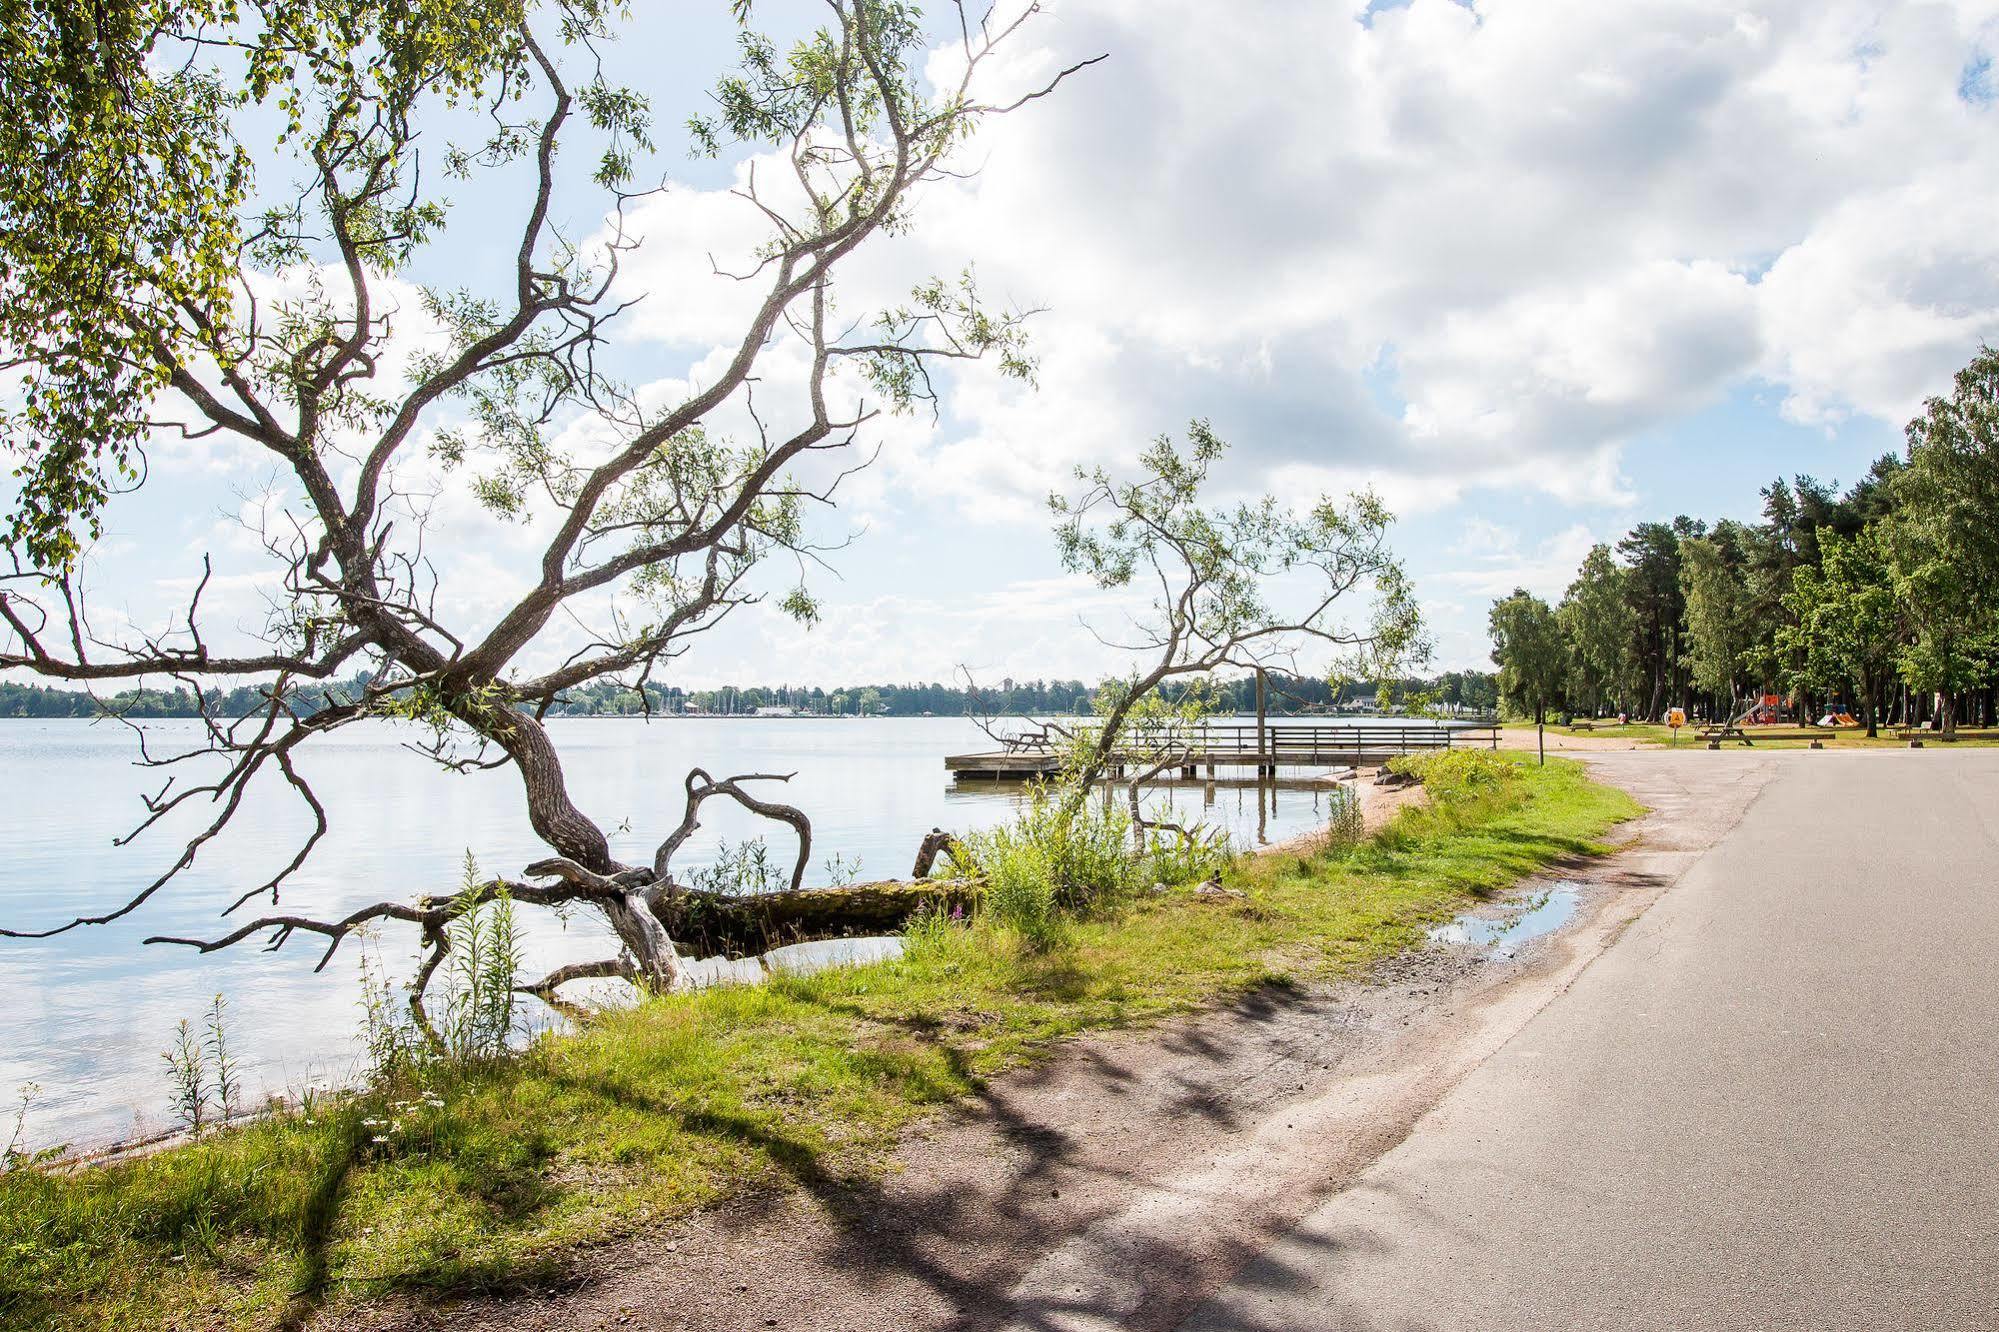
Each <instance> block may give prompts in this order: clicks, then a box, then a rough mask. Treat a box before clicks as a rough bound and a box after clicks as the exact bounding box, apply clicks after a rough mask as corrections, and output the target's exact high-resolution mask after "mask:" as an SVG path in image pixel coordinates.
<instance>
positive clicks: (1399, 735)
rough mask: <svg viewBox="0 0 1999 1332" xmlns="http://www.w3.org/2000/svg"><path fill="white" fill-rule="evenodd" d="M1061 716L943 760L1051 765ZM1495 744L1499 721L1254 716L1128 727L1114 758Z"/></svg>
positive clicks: (1239, 760)
mask: <svg viewBox="0 0 1999 1332" xmlns="http://www.w3.org/2000/svg"><path fill="white" fill-rule="evenodd" d="M1065 734H1071V733H1067V732H1065V730H1064V728H1062V727H1061V725H1060V724H1059V723H1051V724H1048V725H1044V726H1040V727H1036V728H1031V729H1029V730H1026V731H1022V732H1020V733H1018V734H1015V735H1011V736H1006V737H1004V738H1003V739H1002V741H1001V743H1002V748H1001V750H1000V752H998V753H995V754H965V755H957V756H954V757H952V758H949V759H947V760H946V763H947V765H948V766H950V767H951V768H952V769H953V770H956V771H961V772H991V773H996V774H1005V773H1026V772H1030V771H1043V770H1053V768H1054V767H1055V765H1056V764H1057V762H1058V760H1059V752H1060V750H1061V748H1062V746H1063V744H1064V743H1065ZM1467 748H1473V749H1497V748H1499V728H1498V727H1497V726H1495V725H1490V724H1473V723H1441V724H1415V723H1412V724H1409V725H1399V726H1398V725H1373V726H1356V725H1353V724H1351V723H1349V724H1345V725H1341V724H1339V723H1318V722H1312V723H1304V724H1277V725H1269V726H1266V727H1264V728H1263V729H1262V731H1261V732H1260V733H1259V731H1258V729H1257V727H1256V725H1255V723H1253V722H1208V723H1204V724H1199V725H1194V726H1186V727H1174V728H1171V729H1170V730H1169V729H1156V730H1155V729H1146V728H1133V729H1132V730H1131V731H1130V732H1128V733H1127V734H1126V736H1125V737H1124V740H1123V742H1122V743H1120V744H1119V746H1118V750H1117V755H1116V758H1115V762H1116V763H1118V764H1119V765H1120V766H1122V765H1124V764H1130V763H1140V762H1158V761H1160V760H1162V759H1167V758H1169V757H1171V758H1172V759H1173V760H1174V763H1175V765H1176V766H1179V767H1182V768H1184V769H1187V770H1189V771H1190V772H1191V770H1193V769H1196V768H1208V769H1210V770H1212V769H1214V768H1217V767H1232V768H1233V767H1254V768H1256V769H1257V770H1258V771H1259V772H1261V771H1266V770H1270V771H1274V770H1275V769H1277V768H1280V767H1331V766H1334V765H1338V764H1348V763H1352V764H1361V763H1378V762H1380V761H1381V760H1382V759H1383V758H1384V757H1390V756H1393V755H1397V754H1418V753H1427V752H1429V751H1432V750H1440V749H1467Z"/></svg>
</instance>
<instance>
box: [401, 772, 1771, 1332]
mask: <svg viewBox="0 0 1999 1332" xmlns="http://www.w3.org/2000/svg"><path fill="white" fill-rule="evenodd" d="M1775 757H1776V756H1770V757H1769V758H1761V759H1756V758H1750V757H1748V756H1745V760H1744V761H1742V762H1736V763H1730V764H1728V765H1726V767H1727V772H1726V773H1725V774H1724V773H1723V772H1722V771H1720V770H1717V769H1709V770H1707V771H1706V774H1705V775H1703V776H1702V777H1701V778H1700V779H1699V781H1700V787H1699V789H1698V790H1694V789H1690V788H1689V786H1688V785H1687V783H1686V781H1685V778H1684V773H1685V770H1684V769H1678V768H1677V767H1669V766H1668V765H1657V764H1648V763H1646V762H1644V761H1643V760H1642V759H1639V757H1638V756H1636V755H1633V756H1631V758H1629V759H1626V760H1624V761H1622V762H1619V763H1616V764H1615V765H1614V767H1613V766H1612V765H1609V764H1606V770H1607V775H1609V776H1611V777H1612V778H1613V779H1614V780H1616V781H1618V782H1619V784H1621V785H1625V786H1626V787H1627V788H1629V789H1631V790H1632V791H1633V793H1634V794H1635V795H1637V796H1638V797H1639V799H1641V800H1643V801H1645V802H1646V803H1647V804H1648V805H1650V806H1652V807H1653V809H1654V811H1655V812H1654V813H1653V814H1652V815H1650V816H1649V817H1647V818H1646V819H1644V820H1642V821H1641V822H1640V823H1638V824H1636V825H1634V826H1633V827H1632V828H1631V829H1629V830H1627V831H1628V835H1629V836H1630V838H1631V840H1630V844H1629V848H1628V849H1627V850H1625V851H1623V852H1622V853H1620V854H1619V855H1618V856H1616V857H1614V858H1612V859H1611V860H1609V861H1599V862H1592V863H1590V864H1589V865H1588V866H1586V867H1577V868H1576V869H1575V870H1574V872H1575V873H1576V874H1578V875H1587V879H1586V880H1585V881H1584V883H1583V901H1582V906H1581V909H1580V910H1579V912H1578V915H1577V918H1576V921H1575V923H1574V924H1573V925H1571V926H1570V927H1568V928H1567V929H1565V930H1563V931H1561V932H1560V933H1558V934H1556V935H1553V936H1551V937H1550V938H1549V939H1548V940H1547V941H1545V942H1544V943H1542V944H1539V945H1536V946H1533V947H1531V948H1529V949H1527V950H1524V951H1523V952H1522V953H1521V954H1520V955H1519V956H1517V957H1515V958H1513V959H1496V958H1492V957H1490V956H1485V955H1476V954H1473V953H1471V952H1470V951H1468V950H1465V949H1444V948H1433V949H1427V950H1423V951H1420V952H1417V953H1414V954H1410V955H1407V956H1405V957H1402V958H1399V959H1396V960H1395V961H1394V962H1393V963H1391V964H1389V965H1387V966H1385V967H1384V968H1383V969H1382V970H1381V971H1380V972H1379V973H1378V974H1377V975H1376V976H1375V977H1374V978H1373V979H1372V980H1371V981H1370V982H1369V983H1366V984H1361V985H1351V986H1344V987H1339V988H1337V989H1299V990H1283V991H1266V992H1262V993H1259V994H1256V995H1253V996H1251V997H1250V998H1248V999H1247V1000H1245V1001H1243V1002H1242V1003H1239V1004H1237V1005H1235V1006H1233V1007H1230V1008H1228V1009H1225V1010H1221V1011H1217V1012H1211V1013H1207V1014H1202V1015H1199V1016H1196V1017H1192V1018H1189V1019H1185V1020H1181V1021H1176V1022H1173V1023H1170V1024H1166V1025H1163V1026H1160V1027H1156V1028H1152V1029H1149V1030H1145V1031H1137V1032H1124V1033H1114V1034H1110V1035H1105V1036H1100V1037H1093V1038H1089V1039H1084V1040H1078V1041H1075V1042H1072V1043H1070V1044H1069V1045H1068V1046H1066V1047H1065V1048H1064V1049H1063V1050H1062V1051H1061V1052H1060V1053H1059V1054H1058V1055H1056V1056H1055V1057H1054V1058H1053V1059H1052V1060H1050V1061H1049V1062H1048V1063H1046V1064H1044V1065H1042V1066H1041V1067H1039V1068H1036V1069H1033V1070H1029V1071H1026V1072H1023V1073H1020V1074H1017V1075H1013V1076H1009V1077H1006V1078H1002V1079H999V1080H997V1081H996V1082H995V1083H994V1084H993V1085H992V1086H991V1087H989V1088H988V1089H987V1091H986V1092H985V1093H984V1094H983V1095H982V1096H980V1097H979V1098H977V1099H976V1100H974V1101H972V1102H971V1103H969V1104H967V1105H965V1106H964V1107H962V1108H961V1109H960V1110H959V1111H957V1112H955V1113H952V1114H950V1115H947V1116H944V1117H941V1118H940V1119H938V1120H936V1121H934V1122H933V1123H932V1124H931V1125H930V1127H929V1128H928V1130H927V1131H926V1132H924V1133H922V1134H921V1135H920V1136H916V1137H913V1138H912V1139H911V1140H910V1141H908V1142H907V1143H905V1144H904V1146H903V1147H902V1148H901V1149H900V1150H899V1151H898V1152H897V1153H896V1154H895V1156H894V1158H893V1159H892V1161H891V1163H890V1166H889V1169H888V1170H887V1171H886V1172H885V1173H878V1174H874V1175H864V1176H859V1177H845V1176H842V1175H839V1174H837V1173H833V1172H830V1171H828V1170H827V1169H826V1168H824V1167H823V1166H821V1165H819V1164H818V1163H815V1162H812V1161H800V1162H797V1163H796V1164H795V1177H796V1183H797V1188H796V1189H795V1190H790V1191H783V1192H779V1193H776V1194H775V1195H770V1196H764V1197H760V1198H757V1199H752V1200H738V1201H736V1202H734V1203H731V1204H729V1205H727V1206H725V1207H721V1208H717V1209H715V1210H713V1211H711V1212H708V1213H704V1214H702V1215H700V1216H698V1217H695V1218H693V1219H692V1220H690V1221H688V1222H685V1223H682V1224H681V1225H679V1226H677V1227H675V1228H673V1229H671V1230H669V1231H666V1232H663V1233H661V1234H660V1235H658V1236H655V1237H652V1238H650V1239H647V1240H644V1241H641V1242H631V1243H624V1244H619V1245H614V1246H607V1247H605V1248H603V1249H599V1250H597V1251H595V1252H593V1253H592V1254H590V1255H588V1256H587V1257H586V1259H585V1260H584V1271H583V1273H582V1275H581V1277H580V1279H578V1280H577V1281H576V1282H574V1283H572V1284H570V1285H567V1286H566V1287H565V1288H562V1289H558V1290H553V1291H545V1292H523V1293H520V1294H517V1295H515V1296H513V1297H511V1298H508V1299H504V1300H498V1299H495V1300H483V1299H482V1300H472V1301H465V1302H462V1303H458V1304H455V1305H452V1306H446V1307H423V1306H415V1305H405V1306H402V1307H399V1308H391V1309H385V1310H382V1311H381V1312H380V1314H379V1315H378V1316H377V1317H376V1318H374V1319H372V1320H371V1321H370V1322H368V1323H367V1324H365V1325H366V1326H370V1327H378V1328H397V1329H403V1328H433V1327H473V1326H476V1327H480V1328H490V1329H507V1330H510V1332H530V1330H532V1332H553V1330H554V1329H564V1330H567V1329H597V1328H604V1329H615V1328H649V1329H695V1328H699V1329H712V1330H714V1332H730V1330H733V1329H756V1328H774V1327H775V1328H784V1327H789V1328H807V1327H811V1328H841V1329H849V1328H851V1329H866V1328H881V1329H890V1328H893V1329H914V1328H952V1329H987V1328H1032V1329H1084V1328H1105V1329H1108V1328H1148V1327H1151V1328H1160V1327H1170V1326H1172V1325H1173V1324H1174V1323H1175V1322H1176V1321H1177V1320H1178V1319H1179V1318H1180V1317H1182V1316H1184V1315H1185V1314H1186V1312H1187V1311H1188V1310H1190V1309H1192V1308H1193V1307H1194V1306H1195V1305H1197V1304H1198V1303H1199V1302H1200V1301H1201V1300H1202V1299H1203V1298H1204V1297H1205V1296H1206V1295H1207V1294H1209V1293H1210V1292H1212V1291H1213V1290H1214V1289H1216V1288H1217V1287H1218V1286H1219V1285H1221V1284H1222V1283H1223V1282H1225V1281H1226V1280H1227V1279H1228V1278H1229V1277H1230V1276H1231V1275H1233V1273H1234V1272H1235V1271H1236V1270H1237V1269H1238V1268H1239V1267H1241V1266H1242V1264H1243V1263H1245V1262H1246V1261H1248V1259H1249V1258H1250V1256H1251V1255H1253V1254H1255V1253H1257V1252H1258V1251H1259V1250H1261V1249H1263V1248H1264V1247H1265V1246H1266V1245H1267V1244H1268V1243H1269V1242H1270V1241H1271V1240H1272V1238H1273V1237H1274V1236H1276V1235H1278V1234H1280V1233H1282V1232H1283V1231H1284V1230H1285V1229H1286V1228H1287V1227H1288V1226H1289V1225H1290V1224H1291V1223H1293V1222H1295V1221H1296V1220H1297V1219H1298V1218H1299V1217H1301V1216H1303V1215H1305V1214H1306V1213H1307V1212H1308V1211H1309V1210H1311V1209H1312V1208H1313V1207H1314V1205H1316V1204H1317V1203H1319V1202H1321V1201H1323V1200H1324V1199H1325V1198H1326V1197H1328V1196H1330V1195H1331V1194H1332V1193H1334V1192H1336V1191H1337V1190H1338V1189H1339V1188H1340V1187H1341V1186H1342V1185H1343V1184H1344V1183H1345V1182H1346V1181H1348V1180H1349V1179H1351V1178H1352V1177H1353V1176H1354V1175H1355V1174H1356V1173H1358V1172H1359V1171H1360V1170H1362V1169H1363V1168H1365V1167H1366V1166H1368V1165H1369V1164H1370V1163H1371V1162H1373V1161H1375V1160H1376V1159H1378V1158H1379V1157H1380V1156H1381V1155H1382V1154H1383V1153H1385V1152H1386V1151H1388V1150H1390V1149H1391V1148H1393V1147H1394V1146H1395V1145H1396V1144H1397V1143H1398V1142H1400V1141H1401V1140H1402V1139H1403V1137H1404V1136H1405V1135H1406V1134H1407V1133H1408V1131H1409V1128H1410V1126H1411V1125H1413V1124H1414V1123H1415V1122H1416V1120H1417V1119H1418V1118H1419V1117H1420V1116H1421V1115H1422V1114H1423V1113H1424V1112H1425V1111H1427V1110H1428V1109H1429V1108H1430V1107H1431V1106H1432V1105H1434V1104H1435V1103H1436V1102H1437V1101H1438V1099H1439V1098H1441V1097H1442V1096H1443V1095H1444V1094H1445V1093H1446V1092H1447V1091H1449V1089H1450V1088H1451V1087H1452V1086H1454V1085H1455V1084H1456V1083H1457V1082H1458V1081H1459V1080H1460V1079H1462V1078H1463V1077H1464V1076H1465V1075H1466V1074H1467V1073H1468V1072H1469V1071H1470V1070H1471V1069H1473V1068H1475V1067H1476V1066H1477V1065H1478V1064H1479V1063H1480V1062H1481V1061H1482V1060H1484V1059H1485V1058H1486V1057H1487V1056H1488V1055H1490V1054H1491V1053H1492V1052H1493V1051H1494V1050H1496V1049H1498V1048H1499V1047H1500V1046H1501V1045H1502V1044H1504V1043H1505V1041H1506V1040H1507V1039H1508V1037H1510V1036H1511V1034H1512V1033H1513V1032H1515V1031H1517V1030H1518V1029H1519V1028H1520V1027H1521V1026H1522V1025H1523V1024H1524V1023H1525V1022H1527V1021H1528V1020H1529V1019H1530V1018H1531V1017H1532V1016H1533V1015H1534V1014H1535V1013H1536V1012H1538V1011H1539V1010H1540V1009H1541V1008H1542V1007H1543V1006H1544V1005H1545V1004H1546V1003H1547V1002H1548V1001H1549V999H1550V998H1551V997H1553V996H1554V995H1556V994H1558V993H1560V992H1561V991H1562V990H1563V989H1564V988H1566V987H1567V986H1568V985H1569V984H1570V983H1571V982H1572V981H1573V980H1574V979H1575V977H1576V976H1577V975H1578V974H1580V972H1581V971H1582V969H1583V968H1585V967H1586V966H1588V965H1589V963H1590V962H1591V961H1592V960H1593V959H1594V958H1595V957H1596V956H1597V955H1598V953H1600V952H1601V951H1602V949H1603V948H1604V947H1606V946H1607V944H1608V942H1609V941H1610V940H1611V939H1613V938H1615V937H1616V935H1617V934H1618V933H1619V932H1620V931H1621V930H1622V929H1623V928H1624V927H1625V926H1626V925H1628V924H1629V923H1630V922H1631V921H1632V920H1633V919H1635V918H1636V917H1637V915H1638V914H1639V913H1641V912H1642V911H1643V910H1644V909H1645V908H1646V907H1647V906H1649V905H1650V904H1651V903H1652V902H1653V901H1654V900H1655V899H1656V898H1657V896H1658V895H1659V894H1660V893H1661V892H1663V891H1664V890H1665V889H1666V887H1667V886H1669V885H1670V884H1671V883H1672V882H1673V881H1674V880H1675V879H1676V878H1677V877H1678V875H1679V874H1680V873H1681V872H1682V871H1683V869H1684V868H1685V866H1686V865H1687V864H1688V863H1690V862H1691V860H1692V859H1693V858H1694V857H1695V856H1697V855H1698V854H1699V853H1700V852H1701V851H1702V850H1704V849H1705V848H1706V847H1707V846H1709V845H1711V844H1712V843H1713V842H1714V841H1715V839H1716V838H1718V837H1719V836H1720V835H1721V834H1722V833H1723V832H1725V831H1726V830H1727V829H1728V828H1729V827H1732V826H1733V825H1734V824H1735V822H1736V821H1737V820H1739V819H1740V817H1741V815H1742V812H1743V810H1744V809H1746V808H1747V806H1748V804H1749V803H1750V801H1752V800H1753V799H1754V798H1755V796H1756V794H1757V792H1758V791H1760V790H1761V788H1762V784H1763V782H1765V781H1767V780H1768V776H1769V772H1770V767H1771V761H1772V759H1774V758H1775ZM1556 877H1560V876H1559V875H1557V876H1556Z"/></svg>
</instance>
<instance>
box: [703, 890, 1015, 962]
mask: <svg viewBox="0 0 1999 1332" xmlns="http://www.w3.org/2000/svg"><path fill="white" fill-rule="evenodd" d="M978 896H979V887H978V885H977V884H976V883H974V882H973V881H971V880H969V879H889V880H885V881H883V882H881V883H857V884H851V885H849V886H846V887H841V888H794V889H789V890H787V891H784V892H777V893H757V894H753V895H744V896H735V895H729V894H722V893H707V892H696V891H687V890H683V891H681V892H679V893H676V894H675V895H674V897H673V900H672V903H671V905H670V906H668V907H667V910H668V911H669V912H671V914H672V917H673V918H672V920H671V921H670V923H669V924H668V927H667V928H668V930H669V932H670V933H671V934H672V935H673V937H674V939H675V941H676V942H678V943H679V944H680V947H681V949H682V950H683V951H684V952H686V953H687V954H688V955H690V956H694V957H714V956H718V955H720V956H727V957H748V956H752V955H754V954H757V953H762V952H767V951H769V950H770V949H772V948H776V947H779V946H781V945H783V944H790V943H799V942H802V941H804V940H807V939H842V938H847V937H850V936H855V935H869V934H893V933H894V932H896V931H897V930H900V929H902V928H903V926H905V925H907V924H908V923H909V920H910V918H911V917H913V916H916V915H918V914H920V913H921V912H923V911H925V910H936V911H945V912H949V911H953V910H961V911H964V912H966V913H970V911H971V910H972V908H973V906H974V905H975V904H976V903H977V901H978Z"/></svg>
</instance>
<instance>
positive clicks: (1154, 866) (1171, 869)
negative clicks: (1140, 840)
mask: <svg viewBox="0 0 1999 1332" xmlns="http://www.w3.org/2000/svg"><path fill="white" fill-rule="evenodd" d="M1149 841H1150V845H1149V846H1147V848H1146V853H1145V859H1144V861H1143V862H1142V863H1141V864H1140V866H1139V873H1138V876H1137V877H1138V878H1139V879H1141V880H1150V881H1151V882H1153V883H1164V884H1170V885H1179V884H1183V883H1198V882H1200V881H1201V880H1204V879H1213V878H1217V877H1219V876H1220V875H1221V873H1222V871H1224V870H1226V869H1227V868H1228V867H1229V865H1230V864H1231V863H1233V862H1234V860H1235V848H1234V847H1232V846H1231V845H1230V844H1229V837H1228V834H1227V833H1226V832H1222V831H1219V830H1215V829H1209V828H1204V827H1202V826H1201V825H1199V824H1196V825H1195V826H1194V827H1192V828H1189V829H1187V830H1185V831H1182V830H1181V829H1178V828H1161V829H1158V830H1157V831H1155V832H1154V833H1153V834H1152V836H1151V838H1150V839H1149Z"/></svg>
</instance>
